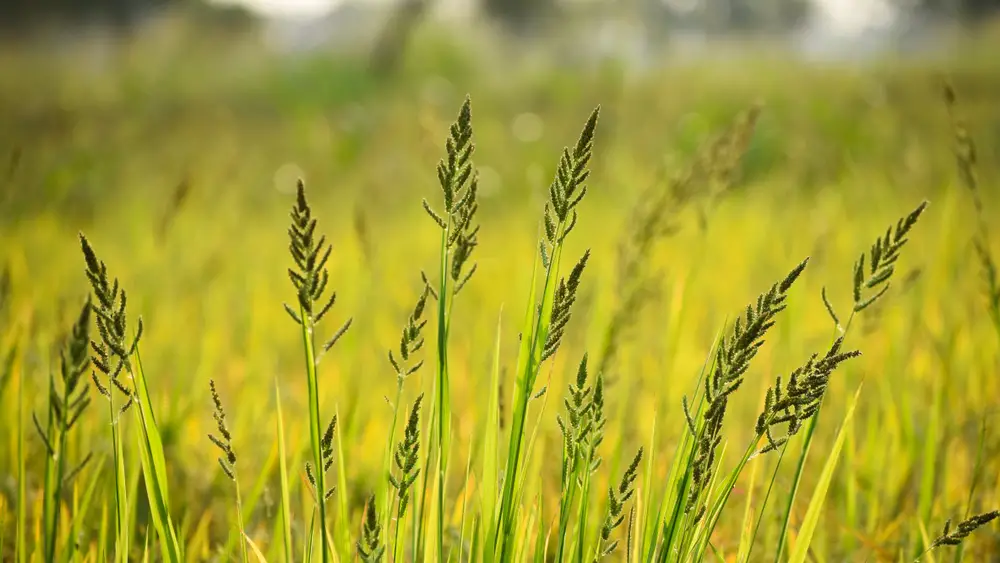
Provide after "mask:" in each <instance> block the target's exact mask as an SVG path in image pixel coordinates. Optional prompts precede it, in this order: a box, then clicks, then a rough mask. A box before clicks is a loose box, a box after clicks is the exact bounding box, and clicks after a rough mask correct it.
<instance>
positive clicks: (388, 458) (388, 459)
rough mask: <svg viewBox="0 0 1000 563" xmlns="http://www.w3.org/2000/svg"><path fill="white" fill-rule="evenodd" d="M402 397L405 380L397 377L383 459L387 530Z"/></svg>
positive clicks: (390, 517) (389, 519) (384, 520)
mask: <svg viewBox="0 0 1000 563" xmlns="http://www.w3.org/2000/svg"><path fill="white" fill-rule="evenodd" d="M402 398H403V381H402V379H397V381H396V401H395V403H393V409H392V426H390V427H389V442H388V444H387V448H386V455H385V460H384V461H383V471H382V473H383V475H384V476H385V479H386V483H387V485H386V487H385V488H384V489H382V490H384V491H385V508H384V512H383V514H384V515H385V516H384V518H383V525H384V526H385V529H387V530H388V529H389V525H390V523H391V522H392V503H393V494H392V487H391V486H389V485H388V482H389V476H390V475H391V472H392V452H393V447H394V446H395V440H396V423H397V421H398V420H399V402H400V401H401V400H402Z"/></svg>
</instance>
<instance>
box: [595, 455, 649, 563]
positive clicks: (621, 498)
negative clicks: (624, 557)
mask: <svg viewBox="0 0 1000 563" xmlns="http://www.w3.org/2000/svg"><path fill="white" fill-rule="evenodd" d="M642 451H643V449H642V448H639V451H638V452H636V454H635V457H634V458H632V463H630V464H629V466H628V468H627V469H626V470H625V473H624V474H622V479H621V482H620V483H619V484H618V489H617V490H615V488H614V487H608V510H607V514H606V515H605V517H604V524H602V525H601V541H600V544H599V545H598V552H597V557H595V558H594V561H595V562H596V561H601V560H602V559H604V558H605V557H610V556H611V555H612V554H613V553H614V552H615V550H616V549H618V540H612V539H611V534H612V533H614V531H615V529H617V528H618V527H619V526H621V524H622V522H623V521H624V519H625V503H627V502H628V501H629V500H630V499H631V498H632V497H633V496H634V495H635V480H636V479H637V478H638V477H639V462H641V461H642ZM631 528H632V525H631V522H630V523H629V529H630V530H631ZM629 535H630V536H631V533H630V534H629ZM629 543H631V542H629ZM629 553H631V549H630V550H629Z"/></svg>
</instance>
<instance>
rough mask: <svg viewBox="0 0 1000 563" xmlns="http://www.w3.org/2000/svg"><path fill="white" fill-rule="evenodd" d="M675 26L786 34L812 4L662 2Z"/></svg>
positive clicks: (792, 0)
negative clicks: (783, 32)
mask: <svg viewBox="0 0 1000 563" xmlns="http://www.w3.org/2000/svg"><path fill="white" fill-rule="evenodd" d="M663 4H664V5H665V6H666V7H667V10H668V11H669V12H670V14H671V16H672V17H671V19H672V20H674V22H675V23H676V24H677V25H680V26H682V27H686V28H698V29H701V30H704V31H707V32H710V33H712V32H714V33H721V32H728V31H786V30H789V29H792V28H795V27H796V26H798V25H799V24H801V23H802V22H803V21H804V20H805V19H806V18H807V17H808V16H809V14H810V13H811V12H812V9H813V7H814V3H813V0H664V1H663Z"/></svg>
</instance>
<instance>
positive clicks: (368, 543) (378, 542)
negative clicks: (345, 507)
mask: <svg viewBox="0 0 1000 563" xmlns="http://www.w3.org/2000/svg"><path fill="white" fill-rule="evenodd" d="M381 536H382V524H381V523H379V517H378V508H377V507H376V502H375V495H372V496H371V497H370V498H369V499H368V502H367V503H365V513H364V523H363V525H362V531H361V539H360V540H358V555H359V556H360V557H361V560H362V561H364V563H378V562H379V561H382V558H383V557H384V556H385V545H383V544H382V539H381Z"/></svg>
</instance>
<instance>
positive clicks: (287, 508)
mask: <svg viewBox="0 0 1000 563" xmlns="http://www.w3.org/2000/svg"><path fill="white" fill-rule="evenodd" d="M274 403H275V409H276V410H277V418H278V422H277V429H276V430H275V431H276V432H277V433H278V468H279V472H280V480H281V539H282V545H283V550H282V555H283V556H284V559H282V560H283V561H284V562H285V563H292V561H293V559H292V502H291V495H290V494H289V492H288V464H287V462H286V460H287V453H286V452H285V419H284V415H283V414H282V410H281V390H280V389H279V388H278V381H277V379H275V381H274Z"/></svg>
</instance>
